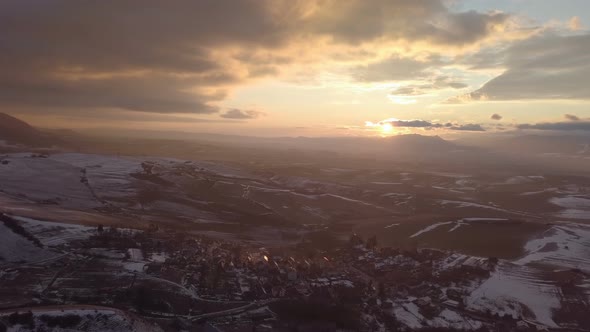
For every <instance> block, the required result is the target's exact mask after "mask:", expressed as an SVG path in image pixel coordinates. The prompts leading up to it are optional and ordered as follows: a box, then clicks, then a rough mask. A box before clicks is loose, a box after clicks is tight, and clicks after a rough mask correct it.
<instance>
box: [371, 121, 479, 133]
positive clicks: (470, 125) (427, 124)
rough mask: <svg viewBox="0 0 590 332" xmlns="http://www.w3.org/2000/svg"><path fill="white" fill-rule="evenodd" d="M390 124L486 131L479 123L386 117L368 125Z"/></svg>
mask: <svg viewBox="0 0 590 332" xmlns="http://www.w3.org/2000/svg"><path fill="white" fill-rule="evenodd" d="M385 124H389V125H391V126H393V127H398V128H422V129H446V130H457V131H485V129H484V128H483V127H482V126H481V125H479V124H473V123H468V124H457V123H452V122H447V123H444V124H442V123H437V122H431V121H426V120H419V119H417V120H399V119H394V118H391V119H386V120H382V121H379V122H377V123H373V122H367V123H366V125H367V126H368V127H375V126H383V125H385Z"/></svg>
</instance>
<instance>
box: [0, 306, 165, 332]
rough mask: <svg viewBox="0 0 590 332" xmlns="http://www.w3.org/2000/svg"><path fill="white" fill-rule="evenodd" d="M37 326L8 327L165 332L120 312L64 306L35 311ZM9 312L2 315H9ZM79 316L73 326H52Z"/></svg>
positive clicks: (13, 331)
mask: <svg viewBox="0 0 590 332" xmlns="http://www.w3.org/2000/svg"><path fill="white" fill-rule="evenodd" d="M32 313H33V320H34V326H33V327H29V326H25V325H19V324H17V325H14V326H10V327H8V330H7V332H30V331H56V332H68V331H84V332H128V331H145V332H160V331H162V329H161V328H160V327H158V326H157V325H154V324H150V323H147V322H146V321H144V320H143V319H140V318H139V317H136V316H131V315H129V314H127V313H125V312H123V311H120V310H116V309H106V308H101V307H92V306H70V307H68V306H60V307H57V308H55V309H52V308H51V307H44V308H35V309H34V310H33V311H32ZM8 314H9V313H5V314H0V315H2V316H7V315H8ZM68 316H77V317H79V320H78V321H77V322H76V321H73V323H75V324H73V326H69V327H59V326H51V327H50V326H48V321H49V320H50V319H52V318H54V319H55V318H60V317H68Z"/></svg>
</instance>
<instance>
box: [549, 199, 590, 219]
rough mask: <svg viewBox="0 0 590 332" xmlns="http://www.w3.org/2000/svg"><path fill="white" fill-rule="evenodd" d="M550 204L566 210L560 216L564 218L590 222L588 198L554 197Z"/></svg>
mask: <svg viewBox="0 0 590 332" xmlns="http://www.w3.org/2000/svg"><path fill="white" fill-rule="evenodd" d="M549 202H550V203H552V204H555V205H557V206H560V207H562V208H564V210H562V211H560V212H559V214H558V215H559V216H560V217H562V218H568V219H585V220H590V198H588V197H585V196H565V197H554V198H551V199H550V200H549Z"/></svg>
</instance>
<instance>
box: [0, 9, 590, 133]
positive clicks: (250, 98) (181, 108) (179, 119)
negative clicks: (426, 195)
mask: <svg viewBox="0 0 590 332" xmlns="http://www.w3.org/2000/svg"><path fill="white" fill-rule="evenodd" d="M589 29H590V2H589V1H586V0H559V1H558V0H498V1H489V0H412V1H406V0H197V1H188V0H185V1H174V2H169V1H166V2H164V1H155V0H147V1H125V0H123V1H120V0H117V1H115V0H104V1H98V2H92V3H87V2H80V1H65V0H62V1H59V0H55V1H51V0H49V1H40V0H37V1H33V0H4V1H2V2H0V32H1V33H0V111H1V112H5V113H9V114H12V115H16V116H19V117H21V118H23V119H25V120H27V121H29V122H31V123H32V124H34V125H36V126H40V127H49V128H74V129H76V128H82V129H83V128H123V129H140V130H164V131H169V130H179V131H187V132H207V133H220V134H237V135H252V136H390V135H397V134H408V133H420V134H425V135H442V136H449V137H451V136H453V135H460V134H462V133H500V132H506V131H526V132H529V131H534V132H568V133H587V132H590V102H589V100H590V84H588V77H590V30H589Z"/></svg>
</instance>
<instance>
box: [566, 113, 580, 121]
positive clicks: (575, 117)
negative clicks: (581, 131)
mask: <svg viewBox="0 0 590 332" xmlns="http://www.w3.org/2000/svg"><path fill="white" fill-rule="evenodd" d="M563 116H564V117H565V118H566V119H568V120H569V121H580V118H579V117H578V116H577V115H574V114H564V115H563Z"/></svg>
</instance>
